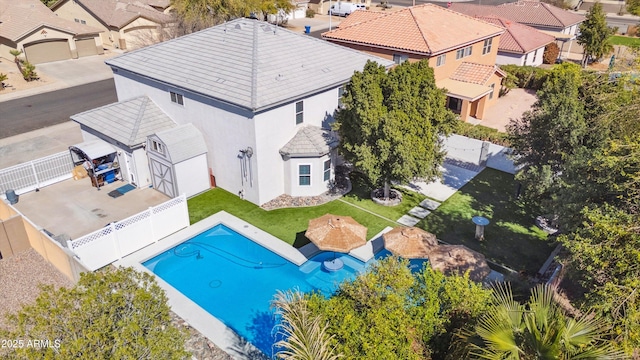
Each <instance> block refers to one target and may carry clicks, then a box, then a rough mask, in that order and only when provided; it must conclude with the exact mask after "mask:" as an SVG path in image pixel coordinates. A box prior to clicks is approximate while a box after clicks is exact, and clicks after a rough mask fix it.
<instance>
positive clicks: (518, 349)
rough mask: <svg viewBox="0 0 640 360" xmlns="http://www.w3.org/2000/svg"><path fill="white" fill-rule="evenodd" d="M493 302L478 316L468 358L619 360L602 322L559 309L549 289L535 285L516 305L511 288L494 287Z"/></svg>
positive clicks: (488, 359)
mask: <svg viewBox="0 0 640 360" xmlns="http://www.w3.org/2000/svg"><path fill="white" fill-rule="evenodd" d="M494 297H495V299H494V301H495V302H494V305H493V306H492V307H491V308H490V309H489V310H488V311H487V312H486V313H485V314H483V315H482V316H481V317H480V320H479V322H478V324H477V325H476V326H475V329H474V331H473V332H472V333H471V334H470V336H469V337H468V338H467V340H468V341H469V342H470V352H469V357H470V358H473V359H487V360H492V359H495V360H520V359H523V360H524V359H532V360H533V359H539V360H556V359H566V360H568V359H576V360H577V359H593V360H596V359H599V360H606V359H624V358H625V357H624V355H623V354H622V353H621V352H619V351H617V350H615V349H614V347H613V345H612V344H611V343H610V342H608V341H607V340H606V339H605V338H604V336H605V335H606V333H607V327H606V323H605V322H604V321H602V320H601V319H598V318H594V317H582V318H580V319H574V318H571V317H568V316H567V315H565V314H564V312H563V310H562V308H561V307H560V305H559V304H558V303H557V302H556V301H555V299H554V292H553V290H552V289H551V288H550V287H548V286H544V285H538V286H536V287H535V288H534V289H533V290H532V291H531V296H530V298H529V301H528V302H527V303H526V304H525V305H522V304H520V303H518V302H517V301H515V300H514V299H513V294H512V293H511V288H510V287H508V286H498V287H496V288H494Z"/></svg>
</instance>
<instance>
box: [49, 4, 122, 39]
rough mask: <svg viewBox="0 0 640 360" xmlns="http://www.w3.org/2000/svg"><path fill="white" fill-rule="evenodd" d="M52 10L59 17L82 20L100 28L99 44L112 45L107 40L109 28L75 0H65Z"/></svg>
mask: <svg viewBox="0 0 640 360" xmlns="http://www.w3.org/2000/svg"><path fill="white" fill-rule="evenodd" d="M53 12H54V13H55V14H56V15H58V16H59V17H61V18H63V19H67V20H70V21H75V19H78V20H80V21H82V20H84V21H85V22H86V23H87V25H89V26H91V27H95V28H97V29H100V30H102V32H101V33H100V39H101V44H105V45H112V42H111V41H110V40H109V29H108V28H107V27H106V26H105V25H104V24H103V23H101V22H100V21H98V19H96V18H95V17H93V15H91V14H90V13H89V12H87V11H86V10H85V9H84V8H83V7H82V6H80V5H79V4H78V3H76V2H75V1H73V0H69V1H65V2H64V3H63V4H62V5H59V6H57V7H56V8H55V9H54V11H53Z"/></svg>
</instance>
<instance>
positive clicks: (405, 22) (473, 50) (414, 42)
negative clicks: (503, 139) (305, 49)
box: [322, 4, 506, 121]
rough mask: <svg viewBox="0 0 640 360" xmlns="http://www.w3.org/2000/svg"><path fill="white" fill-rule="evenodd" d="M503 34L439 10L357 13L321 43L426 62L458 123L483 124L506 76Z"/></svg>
mask: <svg viewBox="0 0 640 360" xmlns="http://www.w3.org/2000/svg"><path fill="white" fill-rule="evenodd" d="M504 32H505V29H504V28H502V27H500V26H496V25H493V24H490V23H488V22H485V21H482V20H478V19H476V18H473V17H470V16H467V15H462V14H460V13H457V12H454V11H451V10H448V9H446V8H443V7H441V6H438V5H433V4H425V5H419V6H414V7H408V8H405V9H402V10H399V11H394V12H374V11H364V10H360V11H356V12H354V13H352V14H351V15H349V16H348V17H347V18H346V19H345V20H344V21H342V22H341V23H340V25H338V28H337V29H335V30H332V31H329V32H326V33H323V34H322V37H323V38H324V39H325V40H328V41H331V42H333V43H336V44H340V45H343V46H347V47H350V48H352V49H356V50H360V51H363V52H366V53H369V54H372V55H377V56H380V57H382V58H385V59H389V60H393V61H394V62H396V63H398V64H399V63H401V62H404V61H411V62H413V61H420V60H422V59H428V60H429V66H430V67H432V68H433V69H434V76H435V80H436V85H437V86H438V87H440V88H444V89H446V91H447V107H449V108H450V109H451V110H452V111H453V112H455V113H457V114H459V115H460V119H461V120H463V121H468V120H470V119H471V118H476V119H483V118H484V114H485V110H486V109H487V108H488V107H489V106H491V105H493V104H494V103H495V102H496V100H497V98H498V92H499V90H500V85H501V83H502V78H503V77H504V76H505V75H506V74H505V73H504V72H503V71H502V70H500V69H499V68H498V67H497V66H496V57H497V54H498V47H499V46H500V36H501V35H502V34H503V33H504Z"/></svg>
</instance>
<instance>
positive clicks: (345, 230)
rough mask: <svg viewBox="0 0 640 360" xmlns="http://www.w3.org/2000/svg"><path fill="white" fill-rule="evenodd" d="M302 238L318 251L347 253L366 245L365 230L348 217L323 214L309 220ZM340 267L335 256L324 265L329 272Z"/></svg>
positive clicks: (339, 262)
mask: <svg viewBox="0 0 640 360" xmlns="http://www.w3.org/2000/svg"><path fill="white" fill-rule="evenodd" d="M304 236H306V237H307V239H309V240H310V241H311V242H312V243H314V244H315V245H316V246H317V247H318V249H320V250H324V251H333V252H343V253H347V252H349V251H351V250H353V249H355V248H357V247H360V246H362V245H364V244H366V243H367V228H366V227H364V226H362V225H360V224H358V222H357V221H355V220H353V218H352V217H350V216H339V215H331V214H325V215H323V216H321V217H319V218H316V219H312V220H309V226H308V228H307V231H306V232H305V233H304ZM342 265H343V264H342V261H341V260H340V259H336V258H335V256H334V259H333V260H329V261H325V263H324V266H325V269H327V270H329V271H335V270H339V269H341V268H342Z"/></svg>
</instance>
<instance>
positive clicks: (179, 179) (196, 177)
mask: <svg viewBox="0 0 640 360" xmlns="http://www.w3.org/2000/svg"><path fill="white" fill-rule="evenodd" d="M147 156H148V157H149V169H150V171H151V181H152V184H153V187H154V188H155V189H156V190H158V191H160V192H162V193H164V194H165V195H167V196H169V197H176V196H179V195H181V194H186V195H187V197H189V196H193V195H196V194H199V193H201V192H203V191H206V190H208V189H209V188H210V181H209V173H208V167H207V144H206V143H205V141H204V137H203V136H202V133H201V132H200V131H199V130H198V129H196V127H195V126H193V125H192V124H184V125H180V126H177V127H174V128H171V129H168V130H164V131H160V132H157V133H155V134H153V135H150V136H149V137H148V139H147Z"/></svg>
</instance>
